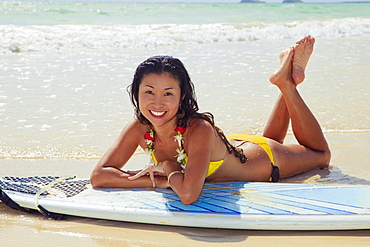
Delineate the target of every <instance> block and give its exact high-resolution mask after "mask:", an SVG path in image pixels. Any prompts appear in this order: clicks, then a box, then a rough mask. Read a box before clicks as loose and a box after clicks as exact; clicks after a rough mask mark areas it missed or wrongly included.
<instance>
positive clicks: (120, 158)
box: [90, 120, 152, 188]
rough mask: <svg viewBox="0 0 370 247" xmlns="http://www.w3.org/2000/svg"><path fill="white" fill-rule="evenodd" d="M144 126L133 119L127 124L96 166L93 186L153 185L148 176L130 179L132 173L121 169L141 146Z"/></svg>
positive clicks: (91, 180) (92, 177)
mask: <svg viewBox="0 0 370 247" xmlns="http://www.w3.org/2000/svg"><path fill="white" fill-rule="evenodd" d="M144 128H145V127H144V125H143V124H141V123H140V122H139V121H137V120H133V121H131V122H130V123H128V124H127V126H125V128H124V129H123V130H122V132H121V134H120V136H119V137H118V139H117V141H116V142H115V143H114V144H113V146H112V147H111V148H110V149H109V150H108V151H107V152H106V153H105V154H104V155H103V157H102V158H101V159H100V161H99V162H98V164H97V165H96V166H95V168H94V170H93V172H92V174H91V177H90V182H91V184H92V186H93V187H120V188H123V187H150V186H151V184H152V182H151V180H150V178H149V177H148V176H143V177H141V178H140V179H137V180H135V181H129V180H128V179H127V177H129V176H130V175H129V174H127V173H125V172H123V171H122V170H121V168H122V167H123V166H124V165H125V164H126V163H127V161H128V160H129V159H130V158H131V156H132V155H133V153H134V152H135V150H136V149H137V147H138V146H139V143H140V140H141V139H142V136H143V133H144V132H145V130H144Z"/></svg>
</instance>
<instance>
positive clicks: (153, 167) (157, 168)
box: [128, 162, 166, 187]
mask: <svg viewBox="0 0 370 247" xmlns="http://www.w3.org/2000/svg"><path fill="white" fill-rule="evenodd" d="M147 174H149V177H150V180H152V183H153V187H155V185H156V182H155V176H166V173H165V171H164V170H163V165H162V162H159V163H157V164H150V165H148V166H147V167H146V168H144V169H143V170H141V171H139V172H137V173H136V174H135V175H133V176H130V177H128V180H131V181H132V180H135V179H138V178H139V177H142V176H144V175H147Z"/></svg>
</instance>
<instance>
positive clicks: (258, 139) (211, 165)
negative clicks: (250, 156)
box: [152, 134, 276, 181]
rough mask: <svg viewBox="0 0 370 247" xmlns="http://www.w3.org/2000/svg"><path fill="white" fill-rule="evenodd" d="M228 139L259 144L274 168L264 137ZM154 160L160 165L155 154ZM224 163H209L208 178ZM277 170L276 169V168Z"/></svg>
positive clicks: (240, 135)
mask: <svg viewBox="0 0 370 247" xmlns="http://www.w3.org/2000/svg"><path fill="white" fill-rule="evenodd" d="M226 138H227V139H232V140H237V141H246V142H252V143H254V144H257V145H258V146H260V147H261V148H263V150H265V152H266V153H267V155H268V157H269V158H270V161H271V165H272V166H273V169H274V167H276V166H274V155H273V154H272V150H271V148H270V146H269V144H268V139H267V138H266V137H263V136H256V135H248V134H232V135H229V136H227V137H226ZM152 158H153V161H154V162H155V163H158V160H157V158H156V157H155V155H154V153H152ZM185 161H186V162H187V157H186V158H185ZM223 162H224V160H219V161H211V162H209V166H208V172H207V175H206V177H209V176H210V175H211V174H213V173H214V172H215V171H216V170H217V169H218V168H219V167H220V166H221V165H222V163H223ZM275 169H276V168H275ZM273 180H274V178H273V177H271V178H270V181H273Z"/></svg>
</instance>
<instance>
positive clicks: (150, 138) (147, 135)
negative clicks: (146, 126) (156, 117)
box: [144, 132, 154, 141]
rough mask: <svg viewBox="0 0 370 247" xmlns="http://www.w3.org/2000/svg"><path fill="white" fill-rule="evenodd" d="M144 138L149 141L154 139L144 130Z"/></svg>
mask: <svg viewBox="0 0 370 247" xmlns="http://www.w3.org/2000/svg"><path fill="white" fill-rule="evenodd" d="M144 138H145V139H146V140H149V141H154V136H151V135H150V133H149V132H146V133H145V135H144Z"/></svg>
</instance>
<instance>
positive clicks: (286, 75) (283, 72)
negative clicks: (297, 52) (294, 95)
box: [270, 47, 294, 88]
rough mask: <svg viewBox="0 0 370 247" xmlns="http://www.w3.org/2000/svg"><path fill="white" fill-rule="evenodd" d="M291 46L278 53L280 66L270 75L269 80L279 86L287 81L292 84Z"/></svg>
mask: <svg viewBox="0 0 370 247" xmlns="http://www.w3.org/2000/svg"><path fill="white" fill-rule="evenodd" d="M293 54H294V51H293V47H289V48H288V49H286V50H284V51H282V52H281V53H280V55H279V58H280V67H279V69H278V70H276V71H275V73H273V74H272V75H271V76H270V82H271V83H272V84H274V85H276V86H278V87H279V88H280V87H281V86H283V85H286V84H287V83H289V84H291V85H294V82H293V79H292V58H293Z"/></svg>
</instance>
